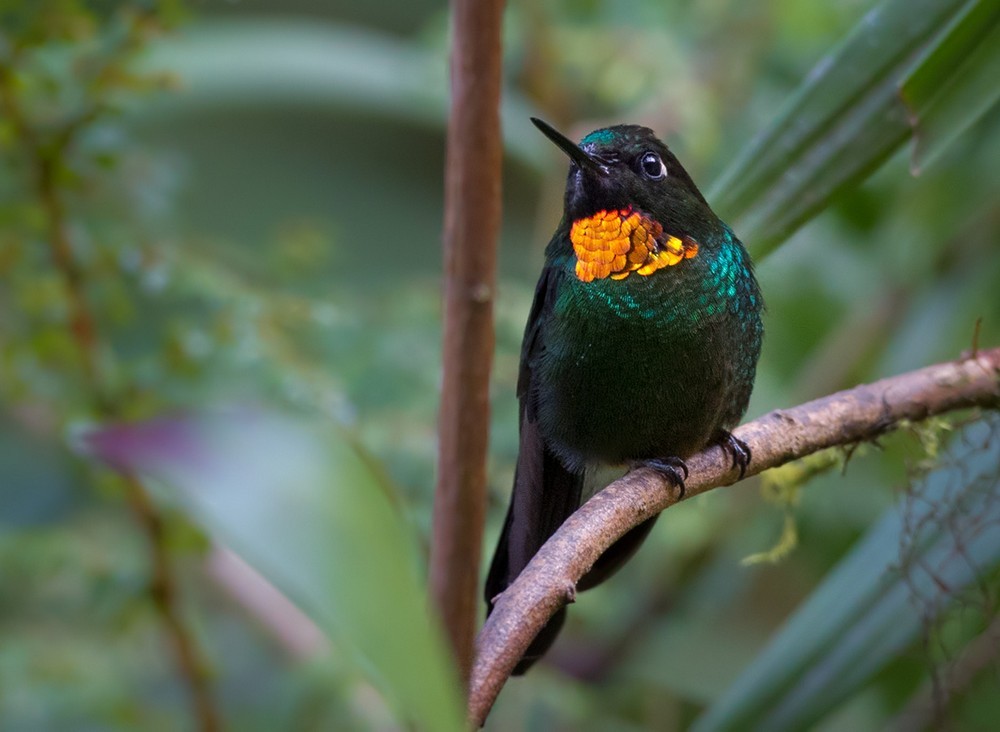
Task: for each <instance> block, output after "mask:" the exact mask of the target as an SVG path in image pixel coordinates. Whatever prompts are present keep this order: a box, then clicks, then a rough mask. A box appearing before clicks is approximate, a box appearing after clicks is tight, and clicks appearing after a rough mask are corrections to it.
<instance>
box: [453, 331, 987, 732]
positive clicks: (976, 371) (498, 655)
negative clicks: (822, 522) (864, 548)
mask: <svg viewBox="0 0 1000 732" xmlns="http://www.w3.org/2000/svg"><path fill="white" fill-rule="evenodd" d="M976 406H978V407H988V408H997V407H1000V348H994V349H992V350H989V351H980V352H978V353H977V354H975V355H974V356H972V357H970V358H967V359H964V360H960V361H949V362H946V363H941V364H937V365H935V366H929V367H927V368H924V369H920V370H918V371H911V372H909V373H906V374H902V375H900V376H895V377H892V378H888V379H883V380H882V381H877V382H875V383H873V384H867V385H864V386H858V387H855V388H854V389H848V390H846V391H842V392H838V393H837V394H833V395H831V396H827V397H823V398H822V399H817V400H815V401H812V402H808V403H806V404H802V405H800V406H797V407H792V408H791V409H780V410H775V411H773V412H771V413H769V414H766V415H764V416H763V417H761V418H759V419H756V420H754V421H753V422H749V423H747V424H744V425H743V426H742V427H739V428H738V429H737V430H736V431H735V432H734V434H735V435H736V436H737V437H739V438H740V439H741V440H743V441H744V442H746V444H747V445H748V446H749V447H750V449H751V451H752V453H753V460H752V462H751V463H750V466H749V468H748V469H747V476H750V475H754V474H756V473H759V472H761V471H763V470H767V469H768V468H774V467H777V466H779V465H783V464H785V463H787V462H790V461H792V460H796V459H798V458H801V457H804V456H806V455H809V454H812V453H814V452H817V451H819V450H823V449H825V448H829V447H834V446H837V445H849V444H852V443H856V442H859V441H862V440H870V439H872V438H874V437H877V436H878V435H881V434H883V433H885V432H887V431H889V430H892V429H893V428H895V427H896V426H897V425H898V424H899V423H900V422H901V421H903V420H909V421H916V420H922V419H926V418H927V417H930V416H933V415H936V414H942V413H944V412H949V411H952V410H956V409H963V408H968V407H976ZM687 465H688V468H689V469H690V474H689V477H688V479H687V480H686V481H685V486H686V489H687V490H686V493H685V498H690V497H691V496H696V495H698V494H700V493H704V492H706V491H708V490H711V489H713V488H717V487H720V486H724V485H731V484H732V483H735V482H736V481H737V480H738V473H737V471H736V470H734V469H733V467H732V461H731V459H730V457H729V456H728V455H727V454H726V453H725V452H724V451H723V450H722V449H721V448H719V447H717V446H713V447H709V448H707V449H705V450H703V451H702V452H700V453H698V454H697V455H694V456H693V457H691V458H689V459H688V460H687ZM676 502H677V493H676V491H674V490H672V489H671V487H670V485H669V484H668V483H667V482H666V481H665V480H664V479H663V478H662V477H661V476H660V475H659V474H657V473H656V472H654V471H652V470H649V469H645V468H643V469H638V470H633V471H632V472H630V473H629V474H627V475H626V476H625V477H623V478H621V479H620V480H617V481H615V482H614V483H612V484H611V485H609V486H608V487H607V488H605V489H604V490H602V491H601V492H600V493H598V494H597V495H595V496H594V497H593V498H591V499H590V500H589V501H587V503H585V504H584V505H583V506H582V507H581V508H580V509H579V510H578V511H577V512H576V513H575V514H573V515H572V516H571V517H570V518H569V519H567V521H566V523H564V524H563V525H562V527H561V528H560V529H559V530H558V531H557V532H556V533H555V534H554V535H553V536H552V538H550V539H549V541H548V542H546V544H545V546H543V547H542V548H541V550H539V552H538V554H537V555H535V557H534V559H532V560H531V563H530V564H529V565H528V566H527V567H526V568H525V569H524V571H523V572H522V573H521V576H520V577H518V579H517V581H515V582H514V584H513V585H511V586H510V587H509V588H508V589H507V591H506V592H504V593H503V594H502V595H501V596H500V597H499V598H498V599H497V601H496V604H495V605H494V608H493V613H492V615H491V616H490V618H489V619H488V620H487V622H486V625H485V626H483V629H482V631H481V632H480V634H479V638H478V639H477V644H476V650H477V656H476V662H475V666H474V667H473V671H472V681H471V687H470V697H469V718H470V719H471V720H472V721H473V722H474V723H476V724H479V725H482V723H483V721H484V720H485V719H486V715H487V714H489V710H490V708H491V707H492V706H493V702H494V701H495V700H496V697H497V695H498V694H499V693H500V689H501V688H502V687H503V685H504V683H505V682H506V680H507V678H508V676H509V675H510V672H511V670H513V668H514V664H515V663H517V661H518V659H519V658H520V657H521V655H522V653H523V652H524V650H525V649H526V648H527V647H528V644H529V643H530V642H531V639H532V638H534V636H535V634H536V633H537V632H538V631H539V630H540V629H541V628H542V626H543V625H544V624H545V623H546V621H547V620H548V619H549V618H550V617H552V615H553V614H555V613H556V611H558V610H559V608H561V607H562V606H563V605H565V604H566V602H567V601H568V599H569V598H571V597H573V595H574V588H575V585H576V582H577V581H578V580H579V579H580V577H581V576H583V574H584V573H585V572H586V571H587V570H588V569H589V568H590V567H591V566H592V565H593V563H594V562H595V561H596V559H597V558H598V557H599V556H600V555H601V554H602V553H603V552H604V550H605V549H607V548H608V547H609V546H611V544H612V543H614V542H615V541H616V540H617V539H618V538H620V537H621V536H622V535H623V534H625V532H627V531H628V530H629V529H631V528H633V527H634V526H637V525H638V524H640V523H642V522H643V521H645V520H646V519H648V518H649V517H651V516H654V515H656V514H657V513H659V512H660V511H663V510H664V509H666V508H669V507H670V506H672V505H673V504H675V503H676Z"/></svg>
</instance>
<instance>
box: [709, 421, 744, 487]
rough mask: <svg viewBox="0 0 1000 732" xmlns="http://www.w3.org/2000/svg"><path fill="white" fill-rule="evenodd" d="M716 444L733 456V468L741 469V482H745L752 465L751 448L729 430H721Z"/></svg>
mask: <svg viewBox="0 0 1000 732" xmlns="http://www.w3.org/2000/svg"><path fill="white" fill-rule="evenodd" d="M716 442H717V443H718V444H719V446H720V447H721V448H722V449H723V450H724V451H725V452H728V453H729V454H730V455H732V456H733V467H734V468H739V469H740V480H743V476H744V475H746V472H747V466H748V465H749V464H750V458H751V453H750V446H749V445H747V443H745V442H744V441H743V440H741V439H740V438H738V437H734V436H733V433H732V432H730V431H729V430H719V432H718V434H717V435H716Z"/></svg>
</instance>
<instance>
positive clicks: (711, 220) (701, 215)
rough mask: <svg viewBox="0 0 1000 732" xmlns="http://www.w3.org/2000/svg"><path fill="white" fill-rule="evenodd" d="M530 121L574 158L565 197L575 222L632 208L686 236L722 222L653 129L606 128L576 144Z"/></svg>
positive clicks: (566, 204)
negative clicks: (600, 213) (611, 211)
mask: <svg viewBox="0 0 1000 732" xmlns="http://www.w3.org/2000/svg"><path fill="white" fill-rule="evenodd" d="M531 121H532V122H534V124H535V126H536V127H538V129H540V130H541V131H542V132H543V133H544V134H545V136H546V137H548V138H549V139H550V140H552V142H553V143H555V145H556V146H557V147H558V148H559V149H560V150H562V151H563V152H564V153H566V154H567V155H568V156H569V158H570V161H571V163H570V169H569V177H568V178H567V181H566V198H565V210H566V217H567V218H568V219H569V220H570V221H574V220H576V219H580V218H584V217H587V216H590V215H592V214H594V213H595V212H597V211H600V210H612V209H622V208H626V207H629V206H631V207H633V208H638V209H641V210H643V211H647V212H649V213H650V214H652V215H653V216H655V217H656V218H657V219H658V220H659V221H661V223H664V224H666V223H667V222H671V223H672V224H674V226H679V227H681V228H683V229H686V230H687V231H684V232H682V233H695V232H696V231H699V230H701V229H702V228H703V227H704V226H705V225H711V226H713V227H714V225H715V223H716V222H717V219H716V217H715V215H714V214H713V213H712V211H711V209H710V208H709V206H708V204H707V203H706V201H705V199H704V197H703V196H702V195H701V192H700V191H699V190H698V188H697V186H695V184H694V181H692V180H691V176H689V175H688V174H687V171H686V170H684V168H683V167H681V164H680V163H679V162H677V158H675V157H674V155H673V153H671V152H670V150H669V149H667V146H666V145H664V144H663V143H662V142H660V140H658V139H657V137H656V135H655V134H653V131H652V130H650V129H649V128H648V127H640V126H638V125H615V126H614V127H605V128H603V129H600V130H595V131H594V132H591V133H590V134H589V135H587V136H586V137H584V138H583V140H581V141H580V144H579V145H576V144H575V143H574V142H572V141H571V140H569V139H568V138H567V137H565V136H564V135H562V134H561V133H559V132H557V131H556V130H555V129H553V128H552V127H551V126H550V125H548V124H547V123H545V122H543V121H542V120H540V119H536V118H534V117H532V118H531Z"/></svg>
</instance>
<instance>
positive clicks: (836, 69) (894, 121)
mask: <svg viewBox="0 0 1000 732" xmlns="http://www.w3.org/2000/svg"><path fill="white" fill-rule="evenodd" d="M977 4H978V3H977V2H967V1H966V0H883V2H881V3H880V4H879V5H878V6H877V7H875V8H874V9H873V10H872V11H870V12H869V13H868V14H866V15H865V17H864V18H862V20H861V22H860V23H859V24H858V25H857V26H856V27H855V28H854V29H853V30H852V31H851V33H850V34H849V35H848V37H847V38H846V39H845V40H844V42H843V43H842V44H841V45H840V47H839V48H837V49H836V50H834V51H833V52H832V53H831V54H830V55H829V56H827V57H825V58H824V59H822V60H821V61H820V62H819V63H818V64H817V65H816V66H815V67H814V68H813V70H812V72H811V73H810V74H809V75H808V76H807V78H806V81H805V83H804V84H803V86H802V87H801V88H800V89H799V91H798V93H797V94H796V96H795V97H794V98H793V99H792V100H791V101H790V102H789V104H788V106H787V107H786V108H785V109H784V111H783V112H782V113H781V114H780V115H779V117H778V119H777V120H776V121H775V122H774V123H773V124H772V125H771V127H770V128H769V129H767V130H766V131H765V132H763V133H762V134H761V135H760V136H759V137H757V138H756V139H755V140H754V141H753V142H752V143H751V144H750V145H749V146H748V147H746V148H745V149H744V151H743V153H742V154H741V155H740V156H738V157H737V158H736V160H735V161H734V162H733V164H732V165H730V166H729V168H728V169H727V170H726V171H725V172H724V173H723V174H722V176H721V177H720V178H719V180H718V181H717V182H716V184H715V185H714V187H713V191H712V194H711V195H710V196H709V198H710V199H712V200H714V201H715V203H716V207H717V208H718V210H719V211H720V213H721V214H722V215H723V217H724V218H726V219H727V220H729V221H730V222H731V223H733V224H734V228H735V229H736V230H737V231H739V232H740V234H741V236H742V237H743V238H744V239H745V240H746V241H747V242H749V243H750V245H751V248H752V250H753V252H754V254H755V255H756V256H757V257H761V256H763V255H764V254H767V253H768V252H769V251H771V250H772V249H774V248H775V247H776V246H777V245H778V244H780V243H781V242H782V241H783V240H784V239H786V238H787V237H788V236H790V235H791V234H792V233H793V232H794V231H795V230H796V229H797V228H798V227H799V226H801V225H802V224H803V223H805V222H806V221H808V220H809V219H810V218H811V217H812V216H814V215H815V214H816V213H818V212H819V211H820V210H822V209H823V208H824V207H825V206H826V205H827V204H828V203H829V202H830V200H831V199H832V198H834V197H835V196H836V195H837V194H838V193H840V192H841V191H843V190H845V189H846V188H848V187H849V186H852V185H854V184H856V183H858V182H860V181H861V180H863V179H864V178H865V177H867V176H868V175H869V174H870V173H871V172H873V171H874V170H875V169H876V168H877V167H878V166H879V165H880V164H881V163H882V162H883V161H884V160H885V159H886V158H887V157H888V156H889V155H890V154H892V153H893V152H894V151H895V150H896V149H897V148H898V147H899V146H900V145H901V144H902V143H903V142H904V141H905V139H906V138H907V137H908V136H909V135H910V132H911V125H910V114H909V113H908V110H907V107H906V106H905V105H904V104H903V101H902V98H901V97H900V93H899V87H900V84H902V83H904V82H905V81H906V79H907V78H908V75H909V73H910V71H911V69H912V68H913V66H914V63H915V62H919V61H920V60H921V59H923V62H922V63H921V66H922V67H923V68H924V69H925V70H926V71H925V73H926V74H927V75H928V77H933V79H934V80H935V82H936V83H935V86H936V87H938V88H944V87H947V86H948V85H949V83H951V82H952V80H953V79H958V78H960V77H961V76H963V75H964V74H966V73H971V72H972V71H973V70H978V69H980V68H983V69H986V68H992V63H993V59H994V58H995V57H997V56H998V55H1000V51H998V46H997V44H993V45H992V46H991V47H989V49H988V50H987V51H985V52H984V56H985V58H984V59H983V60H982V61H979V62H964V63H963V58H964V57H963V54H961V53H956V52H955V49H954V47H953V44H950V43H949V40H950V39H953V35H952V34H949V33H947V32H942V29H943V28H948V27H950V26H951V24H953V23H954V22H955V20H956V18H959V17H961V16H962V15H963V14H964V13H965V12H966V10H967V8H969V7H972V6H975V5H977ZM983 4H984V5H986V4H989V3H988V0H984V3H983ZM990 5H991V8H993V5H994V4H990ZM993 15H995V12H994V13H993ZM957 27H962V28H964V25H962V24H961V23H960V24H959V26H957ZM959 37H961V36H959ZM985 45H989V44H985ZM942 46H943V48H942ZM970 63H971V68H969V67H970ZM954 83H955V84H956V88H957V89H963V88H964V86H965V85H964V84H960V83H959V82H957V81H955V82H954ZM987 96H989V95H987ZM963 98H964V97H963ZM993 98H994V99H995V95H994V96H993ZM952 106H953V105H947V107H946V108H949V109H950V108H952ZM943 108H944V105H943ZM977 109H978V106H977ZM964 117H965V119H964V120H963V121H967V120H968V119H970V118H971V117H972V115H971V114H966V115H965V116H964ZM947 127H948V128H949V129H953V128H954V125H947ZM934 137H935V138H936V139H944V138H945V137H946V135H945V134H944V133H942V134H935V135H934Z"/></svg>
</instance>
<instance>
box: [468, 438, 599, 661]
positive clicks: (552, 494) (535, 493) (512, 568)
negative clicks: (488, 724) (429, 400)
mask: <svg viewBox="0 0 1000 732" xmlns="http://www.w3.org/2000/svg"><path fill="white" fill-rule="evenodd" d="M582 490H583V473H573V472H570V471H569V470H567V469H566V468H564V467H563V466H562V463H560V461H559V460H558V458H556V456H555V455H553V454H552V452H551V451H549V450H548V449H547V448H546V447H545V445H544V443H543V441H542V439H541V436H540V435H539V434H538V429H537V425H535V424H534V423H531V422H528V421H527V420H525V421H524V422H523V423H522V425H521V446H520V451H519V453H518V458H517V470H516V472H515V474H514V490H513V493H512V494H511V498H510V507H509V508H508V509H507V518H506V519H505V520H504V525H503V531H501V533H500V540H499V541H498V542H497V548H496V551H495V552H494V554H493V562H492V563H491V564H490V571H489V574H488V575H487V576H486V587H485V593H484V594H485V598H486V613H487V615H489V613H490V611H491V610H492V608H493V598H495V597H496V596H497V595H499V594H500V593H501V592H503V591H504V590H506V589H507V588H508V587H509V586H510V585H511V583H513V582H514V580H515V579H517V576H518V575H519V574H520V573H521V570H522V569H524V568H525V566H527V564H528V562H529V561H531V558H532V557H533V556H535V553H536V552H537V551H538V550H539V549H540V548H541V546H542V544H544V543H545V542H546V540H548V538H549V537H550V536H552V534H554V533H555V531H556V529H558V528H559V527H560V526H561V525H562V523H563V521H565V520H566V518H567V517H568V516H569V515H570V514H571V513H573V511H575V510H576V509H577V508H578V507H579V505H580V496H581V493H582ZM565 615H566V613H565V610H562V611H560V612H559V613H558V614H557V615H556V616H554V617H553V618H552V619H551V620H550V621H549V623H548V624H547V625H546V626H545V628H543V629H542V631H541V632H540V633H539V634H538V636H536V638H535V640H534V641H532V644H531V646H530V647H529V648H528V650H527V652H526V653H525V655H524V658H523V659H522V660H521V661H520V663H519V664H518V666H517V669H515V671H514V673H515V674H523V673H524V672H525V671H527V670H528V668H530V667H531V665H532V664H533V663H534V662H535V660H537V659H538V658H541V656H542V655H544V653H545V651H546V650H548V648H549V646H551V645H552V642H553V641H554V640H555V638H556V636H557V635H558V634H559V629H560V628H561V627H562V624H563V620H564V619H565Z"/></svg>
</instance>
